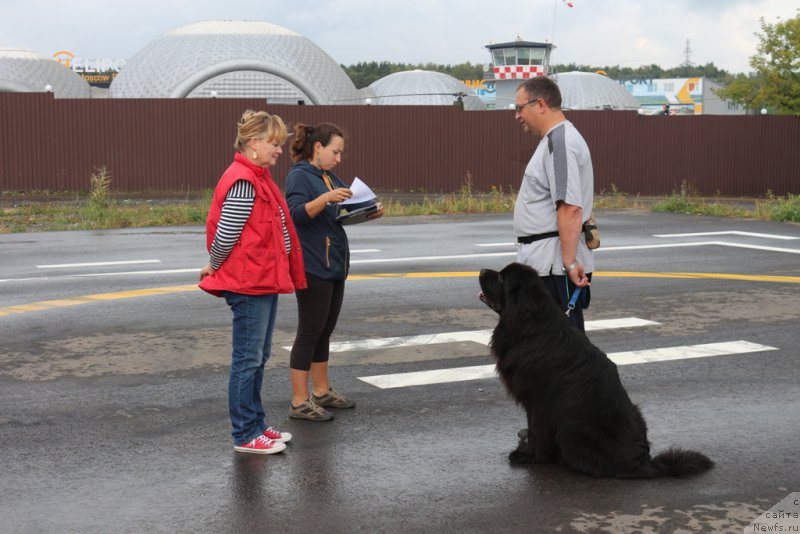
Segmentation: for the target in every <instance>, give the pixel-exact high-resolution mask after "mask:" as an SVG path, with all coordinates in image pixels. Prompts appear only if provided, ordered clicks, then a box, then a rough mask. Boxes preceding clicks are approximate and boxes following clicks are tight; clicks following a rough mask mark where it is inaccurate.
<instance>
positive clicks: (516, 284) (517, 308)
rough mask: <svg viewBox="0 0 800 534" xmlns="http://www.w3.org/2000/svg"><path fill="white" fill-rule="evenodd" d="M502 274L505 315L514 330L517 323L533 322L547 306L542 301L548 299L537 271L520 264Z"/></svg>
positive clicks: (512, 265)
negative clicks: (544, 306)
mask: <svg viewBox="0 0 800 534" xmlns="http://www.w3.org/2000/svg"><path fill="white" fill-rule="evenodd" d="M501 274H502V276H503V289H504V291H505V301H506V303H505V307H504V308H503V315H504V318H505V320H506V322H507V324H508V325H509V326H510V327H511V328H514V327H515V323H518V322H522V323H526V322H530V321H533V320H534V318H535V317H536V316H537V315H539V314H541V313H542V307H543V305H546V302H543V300H542V299H544V298H548V296H547V295H546V293H545V291H544V284H542V279H541V278H539V275H538V274H537V273H536V271H535V270H533V269H531V268H530V267H528V266H527V265H522V264H519V263H512V264H510V265H508V266H507V267H506V268H505V269H503V270H502V271H501Z"/></svg>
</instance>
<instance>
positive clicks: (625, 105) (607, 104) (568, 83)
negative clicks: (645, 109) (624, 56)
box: [550, 72, 639, 110]
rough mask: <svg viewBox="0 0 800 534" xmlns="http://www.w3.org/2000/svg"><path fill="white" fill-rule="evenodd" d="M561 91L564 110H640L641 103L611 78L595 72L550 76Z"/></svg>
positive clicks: (565, 73)
mask: <svg viewBox="0 0 800 534" xmlns="http://www.w3.org/2000/svg"><path fill="white" fill-rule="evenodd" d="M550 78H552V79H553V81H554V82H556V83H557V84H558V88H559V89H560V90H561V107H562V108H564V109H617V110H621V109H630V110H636V109H639V102H638V101H637V100H636V98H634V97H633V96H632V95H631V94H630V93H629V92H628V91H627V90H626V89H625V86H624V85H620V84H618V83H617V82H615V81H614V80H612V79H611V78H608V77H606V76H603V75H602V74H595V73H594V72H564V73H560V74H553V75H551V76H550Z"/></svg>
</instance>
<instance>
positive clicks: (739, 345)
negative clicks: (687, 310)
mask: <svg viewBox="0 0 800 534" xmlns="http://www.w3.org/2000/svg"><path fill="white" fill-rule="evenodd" d="M770 350H778V349H777V348H776V347H770V346H767V345H759V344H757V343H750V342H749V341H729V342H724V343H707V344H703V345H686V346H680V347H668V348H658V349H650V350H637V351H629V352H616V353H611V354H609V355H608V357H609V358H610V359H611V361H613V362H614V363H616V364H617V365H631V364H637V363H653V362H664V361H671V360H682V359H688V358H707V357H710V356H724V355H731V354H746V353H752V352H764V351H770ZM495 376H496V373H495V367H494V365H493V364H490V365H476V366H472V367H456V368H452V369H433V370H430V371H415V372H411V373H396V374H389V375H377V376H364V377H358V378H359V380H362V381H364V382H366V383H368V384H372V385H373V386H375V387H379V388H381V389H390V388H402V387H411V386H422V385H429V384H442V383H447V382H462V381H465V380H480V379H486V378H494V377H495Z"/></svg>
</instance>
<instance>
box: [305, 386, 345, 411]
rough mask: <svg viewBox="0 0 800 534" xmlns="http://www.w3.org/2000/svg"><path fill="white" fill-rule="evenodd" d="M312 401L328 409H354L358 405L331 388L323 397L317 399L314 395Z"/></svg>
mask: <svg viewBox="0 0 800 534" xmlns="http://www.w3.org/2000/svg"><path fill="white" fill-rule="evenodd" d="M311 400H313V401H314V402H315V403H316V404H317V406H324V407H326V408H354V407H355V405H356V403H355V402H353V401H351V400H349V399H348V398H347V397H345V396H344V395H342V394H341V393H339V392H338V391H336V390H335V389H333V388H330V389H329V390H328V392H327V393H325V394H324V395H323V396H321V397H317V396H316V395H314V394H313V393H312V394H311Z"/></svg>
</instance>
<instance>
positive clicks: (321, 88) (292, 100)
mask: <svg viewBox="0 0 800 534" xmlns="http://www.w3.org/2000/svg"><path fill="white" fill-rule="evenodd" d="M212 93H216V94H215V96H217V97H219V98H226V97H229V98H234V97H235V98H266V99H267V101H268V102H270V103H275V104H297V103H298V101H299V100H302V101H303V102H304V103H306V104H353V103H359V102H356V101H355V100H356V99H358V98H359V96H360V93H359V92H358V91H357V90H356V88H355V86H354V85H353V82H352V81H350V78H349V77H348V76H347V74H346V73H345V72H344V70H343V69H342V68H341V67H340V66H339V64H338V63H336V61H334V60H333V58H331V57H330V56H329V55H328V54H326V53H325V51H323V50H322V49H321V48H320V47H318V46H317V45H315V44H314V43H312V42H311V41H310V40H308V39H307V38H305V37H303V36H302V35H299V34H297V33H295V32H293V31H291V30H288V29H286V28H283V27H281V26H277V25H275V24H270V23H268V22H259V21H232V20H225V21H206V22H197V23H194V24H189V25H187V26H182V27H180V28H177V29H174V30H172V31H170V32H168V33H166V34H164V35H163V36H162V37H160V38H158V39H156V40H155V41H153V42H152V43H150V44H149V45H147V46H146V47H145V48H144V49H142V50H141V51H140V52H138V53H137V54H136V55H135V56H133V58H131V59H130V60H129V61H127V62H126V63H125V66H124V67H123V68H122V69H121V70H120V72H119V74H118V75H117V77H116V79H115V80H114V81H113V82H112V84H111V89H110V96H111V97H112V98H201V97H205V98H208V97H210V96H212Z"/></svg>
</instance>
